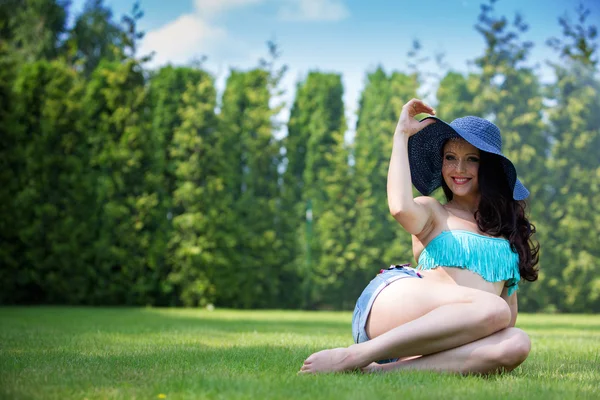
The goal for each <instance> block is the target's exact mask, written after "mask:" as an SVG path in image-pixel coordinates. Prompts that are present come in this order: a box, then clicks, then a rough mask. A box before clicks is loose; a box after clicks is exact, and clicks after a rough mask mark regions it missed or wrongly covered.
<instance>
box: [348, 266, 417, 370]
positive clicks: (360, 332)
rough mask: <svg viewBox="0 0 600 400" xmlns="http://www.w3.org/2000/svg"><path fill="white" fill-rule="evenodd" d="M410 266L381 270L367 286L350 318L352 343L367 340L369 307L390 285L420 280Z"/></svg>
mask: <svg viewBox="0 0 600 400" xmlns="http://www.w3.org/2000/svg"><path fill="white" fill-rule="evenodd" d="M409 265H410V264H403V265H392V266H390V267H389V268H388V269H382V270H381V272H380V273H379V274H378V275H377V276H376V277H375V278H373V280H372V281H371V282H370V283H369V284H368V285H367V287H366V288H365V290H363V292H362V294H361V295H360V297H359V298H358V300H357V301H356V307H354V315H353V316H352V338H353V339H354V343H362V342H366V341H367V340H369V337H368V336H367V332H366V330H365V327H366V325H367V318H369V313H370V312H371V307H372V306H373V302H374V301H375V298H377V296H378V295H379V293H381V291H382V290H383V289H385V288H386V287H387V286H388V285H389V284H390V283H392V282H395V281H397V280H398V279H402V278H422V276H421V275H420V274H419V273H418V272H417V271H416V270H415V269H414V268H411V267H409ZM394 361H398V359H397V358H395V359H389V360H381V361H377V362H378V363H380V364H383V363H388V362H394Z"/></svg>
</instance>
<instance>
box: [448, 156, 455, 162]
mask: <svg viewBox="0 0 600 400" xmlns="http://www.w3.org/2000/svg"><path fill="white" fill-rule="evenodd" d="M446 160H448V161H452V160H454V156H451V155H447V156H446Z"/></svg>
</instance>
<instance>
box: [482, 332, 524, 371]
mask: <svg viewBox="0 0 600 400" xmlns="http://www.w3.org/2000/svg"><path fill="white" fill-rule="evenodd" d="M502 333H503V335H504V336H506V338H505V339H503V340H502V341H501V342H500V343H498V344H497V345H496V346H494V349H493V351H491V352H490V354H489V355H490V358H492V360H491V361H493V363H494V364H496V365H497V366H498V368H501V369H503V370H505V371H511V370H513V369H515V368H516V367H518V366H519V365H521V364H522V363H523V361H525V359H526V358H527V356H528V355H529V352H530V351H531V340H530V339H529V336H528V335H527V334H526V333H525V332H523V331H522V330H520V329H517V328H507V329H505V330H504V331H503V332H502Z"/></svg>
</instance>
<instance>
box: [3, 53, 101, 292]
mask: <svg viewBox="0 0 600 400" xmlns="http://www.w3.org/2000/svg"><path fill="white" fill-rule="evenodd" d="M82 88H83V87H82V84H81V82H79V80H78V77H77V76H76V74H75V73H74V71H72V70H70V69H69V68H68V67H67V66H66V65H65V64H63V63H61V62H57V61H55V62H52V63H50V62H47V61H38V62H35V63H31V64H25V65H23V66H22V68H21V69H20V72H19V75H18V77H17V80H16V82H15V90H14V97H15V113H16V116H17V118H18V120H19V121H20V124H21V127H20V129H21V131H20V132H21V134H22V135H23V140H21V143H20V146H19V147H20V150H21V156H22V157H23V159H24V165H23V169H21V170H20V171H18V172H17V173H18V179H19V181H20V187H19V189H18V190H17V191H16V192H15V193H14V195H15V201H14V204H13V206H14V208H13V213H14V214H15V215H16V216H17V221H16V225H15V226H14V227H13V229H15V230H16V231H17V232H18V236H19V240H20V241H21V247H22V249H23V253H22V258H21V260H20V263H21V265H20V266H19V272H18V274H19V275H20V276H21V277H22V278H23V279H22V281H21V284H22V287H21V290H20V291H19V292H18V293H15V295H17V296H18V297H20V298H21V300H22V301H28V302H29V301H34V302H50V303H54V302H62V303H64V302H68V303H78V302H81V301H82V300H83V299H84V298H85V296H86V294H87V293H86V289H85V283H86V276H85V270H86V267H87V265H86V264H87V262H89V261H90V253H89V251H87V250H86V249H87V248H88V247H89V246H90V244H91V238H90V234H89V230H88V227H89V225H90V224H91V223H93V221H91V220H90V214H89V208H90V205H91V204H90V201H91V199H92V197H91V193H90V189H91V186H90V184H89V182H88V181H86V179H85V178H86V168H87V155H88V153H87V145H86V141H85V137H84V136H83V135H82V133H81V132H80V131H78V129H77V119H78V117H79V115H80V111H81V110H80V100H81V97H82Z"/></svg>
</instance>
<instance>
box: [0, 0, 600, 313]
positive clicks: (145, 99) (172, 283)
mask: <svg viewBox="0 0 600 400" xmlns="http://www.w3.org/2000/svg"><path fill="white" fill-rule="evenodd" d="M42 5H43V6H44V7H46V8H44V7H42ZM5 7H6V6H5V5H3V6H2V7H0V15H2V18H6V19H5V21H6V23H5V24H4V25H3V26H2V27H0V28H2V29H0V33H1V35H2V36H1V41H0V63H1V65H0V119H1V122H2V123H1V124H0V163H1V164H0V165H1V168H0V176H1V177H2V180H1V182H2V185H0V241H1V243H2V245H1V249H0V287H1V290H0V302H1V303H3V304H15V303H16V304H27V303H49V304H90V305H99V304H109V305H117V304H119V305H121V304H127V305H155V306H181V305H183V306H205V305H207V304H216V305H217V306H223V307H236V308H308V309H313V308H330V309H349V308H351V307H352V306H353V304H354V301H355V299H356V297H357V296H358V295H359V294H360V291H361V290H362V288H363V287H364V286H365V285H366V283H368V281H369V280H370V279H371V278H372V277H373V276H374V275H375V274H376V273H377V272H378V271H379V269H380V268H384V267H386V266H388V265H389V264H392V263H404V262H411V261H412V262H413V263H414V260H412V253H411V241H410V236H409V235H408V234H407V233H406V232H404V231H403V230H402V229H401V227H400V226H399V225H398V224H397V223H396V222H395V221H394V220H393V218H392V217H391V216H390V215H389V211H388V209H387V201H386V175H387V167H388V161H389V156H390V154H391V144H392V140H391V139H392V135H393V132H394V128H395V124H396V121H397V118H398V116H399V113H400V109H401V107H402V105H403V104H404V103H405V102H406V101H407V100H409V99H411V98H413V97H417V93H418V92H419V89H420V87H421V85H422V84H423V81H424V79H425V73H424V71H422V70H420V68H419V67H418V65H419V62H418V61H416V62H415V67H413V68H412V69H411V68H408V69H407V70H406V71H404V72H398V71H395V72H391V73H388V72H386V71H385V70H384V69H383V68H382V67H379V68H377V69H375V70H373V71H371V72H368V73H367V75H366V79H365V87H364V90H363V92H362V94H361V99H360V106H359V109H358V120H357V123H356V126H355V127H352V130H354V131H355V135H354V138H353V140H352V141H351V142H348V141H347V140H345V133H346V131H347V130H348V126H347V121H346V119H345V109H344V103H343V101H342V96H343V85H342V80H341V76H340V75H339V74H336V73H324V72H319V71H313V72H309V73H308V74H307V76H306V77H305V78H304V79H303V80H301V81H300V82H299V83H298V85H297V90H296V93H295V98H294V101H293V104H291V110H290V117H289V120H288V121H286V123H285V126H281V123H280V122H278V121H279V119H278V118H277V115H278V113H279V111H280V106H275V107H274V106H273V103H274V101H273V100H276V99H277V98H278V97H277V94H278V91H279V89H280V78H281V76H282V74H283V73H284V72H285V70H284V69H283V68H280V67H278V66H277V62H278V61H277V59H276V58H273V59H271V60H270V61H268V62H264V61H263V62H262V63H261V64H260V65H259V66H258V67H257V68H255V69H251V70H235V69H233V70H232V71H231V72H230V74H229V76H228V78H227V82H226V87H225V90H224V91H223V93H221V94H219V93H217V90H216V88H215V79H214V77H213V76H212V75H211V74H210V73H209V72H207V71H206V70H204V69H203V68H202V67H201V66H198V65H195V66H181V67H173V66H167V67H163V68H161V69H159V70H156V71H150V70H148V69H147V68H145V67H144V62H145V61H146V60H144V59H139V58H136V57H134V55H135V44H136V41H137V40H138V39H139V38H140V37H141V34H140V33H138V32H136V29H135V24H136V21H137V20H138V19H139V18H140V17H141V13H140V11H139V9H138V8H135V9H134V12H133V16H131V17H125V18H124V19H123V21H122V22H121V24H117V23H114V22H112V15H111V13H110V10H109V9H108V8H107V7H105V6H104V5H103V4H102V1H100V0H95V1H90V2H88V5H87V6H86V9H85V10H84V12H83V13H82V15H80V16H79V17H78V18H76V23H75V26H74V27H73V28H71V29H67V28H66V22H65V21H66V13H67V8H66V5H65V4H62V3H61V2H57V1H55V0H35V1H34V0H30V1H25V2H16V3H15V4H13V5H12V7H13V9H12V10H10V9H7V8H5ZM36 7H37V8H36ZM48 7H49V8H48ZM48 9H51V10H53V13H49V12H48ZM15 10H16V11H15ZM40 10H44V12H45V13H46V14H47V15H50V16H54V17H53V18H54V19H51V18H50V17H47V19H46V22H47V24H46V25H45V26H44V29H47V30H48V32H47V33H48V34H47V35H46V36H44V37H48V38H49V39H48V43H45V44H44V43H39V40H37V41H34V40H33V39H28V36H27V31H24V30H23V24H24V23H26V22H27V21H28V19H27V18H30V17H31V15H32V14H35V12H42V11H40ZM61 10H62V11H61ZM61 12H62V14H61ZM576 13H577V16H578V20H577V22H576V23H571V22H570V21H569V20H568V19H564V18H563V19H561V20H560V24H561V25H562V27H563V29H564V35H563V37H561V38H554V39H551V40H550V41H549V44H550V45H552V46H553V47H554V48H556V50H557V52H558V54H559V58H560V60H561V62H560V63H558V64H553V65H552V71H553V73H554V77H555V82H554V83H552V84H542V83H541V82H540V79H539V77H538V73H537V70H536V68H535V67H532V66H531V65H530V64H529V56H530V50H531V47H532V43H530V42H527V41H523V40H522V39H521V37H522V36H524V35H526V25H525V24H524V22H523V19H522V18H520V17H519V18H516V19H515V20H514V22H512V23H510V22H508V21H507V20H506V19H505V18H504V17H498V16H495V15H494V10H493V2H492V3H490V4H488V5H483V6H482V11H481V15H480V19H479V22H478V23H477V25H476V30H477V31H478V32H480V33H481V34H482V35H483V37H484V39H485V43H486V45H485V48H484V49H483V52H482V54H481V56H480V57H478V58H477V59H476V60H474V62H473V64H474V70H473V71H472V72H471V73H468V74H463V73H458V72H453V71H448V72H446V73H444V74H443V76H439V79H438V81H439V82H438V87H437V91H436V98H437V107H436V110H437V114H438V115H439V116H440V117H441V118H443V119H444V120H447V121H450V120H452V119H454V118H456V117H460V116H464V115H479V116H483V117H486V118H491V119H493V120H494V122H495V123H496V124H497V125H498V126H499V127H500V129H501V130H502V135H503V140H504V148H505V154H507V156H508V157H509V158H510V159H511V160H513V161H514V162H515V164H516V167H517V171H518V172H519V175H520V177H521V179H522V181H523V182H524V183H525V184H526V186H527V187H528V188H529V189H530V191H531V197H530V204H529V205H530V208H529V211H530V215H531V219H532V221H533V222H534V224H535V225H536V226H537V229H538V233H537V236H536V238H537V240H538V241H539V242H540V243H541V247H542V251H541V260H540V279H539V280H538V281H537V282H534V283H532V284H522V285H521V288H522V289H521V291H520V292H519V293H520V294H519V298H520V306H521V309H522V310H526V311H538V310H545V311H570V312H598V311H599V310H600V275H599V274H598V272H600V267H599V265H600V228H598V227H599V226H600V209H599V207H600V206H599V204H600V167H599V160H600V79H599V77H598V49H597V44H598V42H597V36H596V31H595V28H594V27H593V26H589V25H587V24H586V21H587V19H586V18H587V11H586V10H585V9H584V8H578V9H577V10H576ZM24 21H25V22H24ZM48 21H50V22H48ZM61 21H62V22H61ZM51 22H52V23H51ZM100 23H104V25H103V26H104V29H105V31H104V33H102V32H101V33H100V34H99V33H98V26H99V24H100ZM86 24H87V25H86ZM100 25H101V24H100ZM92 33H94V34H96V35H100V36H101V38H102V40H103V41H104V42H106V43H104V42H97V41H94V40H91V39H90V35H91V34H92ZM61 35H62V36H61ZM111 35H112V36H111ZM59 37H62V39H60V40H58V39H57V38H59ZM99 43H100V44H99ZM272 50H276V49H274V48H272ZM272 54H275V52H272ZM98 55H100V56H98ZM92 56H94V57H95V58H94V57H92ZM283 128H285V129H284V130H286V131H287V134H286V135H285V137H283V139H278V138H277V137H278V135H277V134H276V133H277V132H281V130H282V129H283ZM415 194H416V192H415ZM440 195H441V193H437V194H436V196H438V197H439V196H440ZM440 198H441V197H440Z"/></svg>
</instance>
